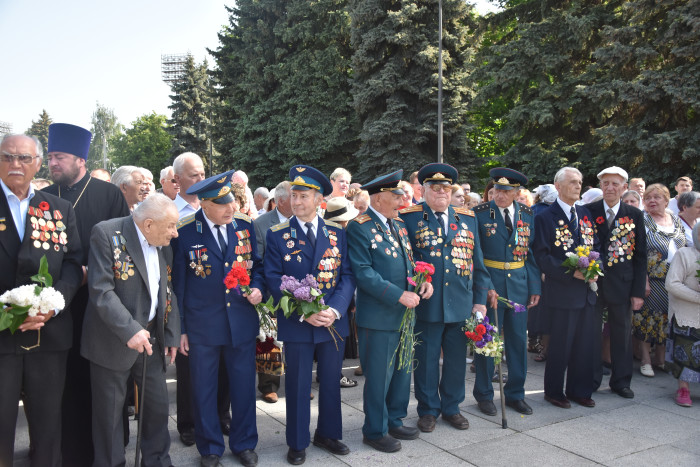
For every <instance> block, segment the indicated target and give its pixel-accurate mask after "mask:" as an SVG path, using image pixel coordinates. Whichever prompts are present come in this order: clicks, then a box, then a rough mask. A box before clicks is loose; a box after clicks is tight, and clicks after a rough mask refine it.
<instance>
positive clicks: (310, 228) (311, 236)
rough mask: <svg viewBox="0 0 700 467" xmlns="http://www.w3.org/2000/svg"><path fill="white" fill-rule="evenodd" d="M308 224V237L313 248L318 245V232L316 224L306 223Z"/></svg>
mask: <svg viewBox="0 0 700 467" xmlns="http://www.w3.org/2000/svg"><path fill="white" fill-rule="evenodd" d="M304 225H305V226H306V237H307V238H308V239H309V243H310V244H311V248H315V247H316V234H314V225H313V224H312V223H311V222H307V223H306V224H304Z"/></svg>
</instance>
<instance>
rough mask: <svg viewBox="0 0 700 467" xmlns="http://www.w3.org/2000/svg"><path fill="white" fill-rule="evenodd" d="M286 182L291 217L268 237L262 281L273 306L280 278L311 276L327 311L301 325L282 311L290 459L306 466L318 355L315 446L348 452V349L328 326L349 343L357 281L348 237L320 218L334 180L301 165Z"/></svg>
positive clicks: (279, 321) (279, 315)
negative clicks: (344, 403)
mask: <svg viewBox="0 0 700 467" xmlns="http://www.w3.org/2000/svg"><path fill="white" fill-rule="evenodd" d="M289 177H290V179H291V184H292V212H293V213H294V216H293V217H292V218H291V219H289V221H287V222H284V223H281V224H277V225H275V226H273V227H271V228H270V229H269V230H268V231H267V242H266V243H267V247H266V251H265V262H264V267H265V280H266V281H267V286H268V289H269V291H270V293H271V294H272V296H273V297H274V298H275V301H279V300H280V298H281V297H282V292H281V291H280V284H281V282H282V276H283V275H287V276H293V277H295V278H296V279H298V280H301V279H303V278H305V277H306V275H307V274H310V275H312V276H313V277H314V278H315V279H316V281H317V282H318V285H319V287H320V289H321V291H322V292H323V293H324V294H325V296H324V297H323V298H324V301H325V304H326V305H328V306H329V307H330V308H328V309H326V310H322V311H321V312H319V313H317V314H315V315H313V316H311V317H309V318H307V319H306V320H300V317H299V316H297V315H296V313H295V314H294V315H293V316H290V317H289V318H285V317H284V314H283V313H282V311H281V310H280V311H278V313H277V325H278V338H279V339H280V340H282V341H284V351H285V357H286V362H285V363H286V367H287V368H286V378H285V392H286V403H287V429H286V437H287V445H288V446H289V451H288V453H287V461H288V462H289V463H290V464H294V465H296V464H302V463H304V461H305V460H306V448H307V447H308V445H309V442H310V433H309V424H310V402H309V393H310V392H311V379H312V371H313V360H314V353H316V358H317V359H318V366H317V372H318V378H319V381H320V386H319V401H318V424H317V427H316V432H315V434H314V440H313V441H314V445H315V446H318V447H321V448H324V449H326V450H328V451H330V452H331V453H333V454H339V455H344V454H348V453H349V452H350V450H349V449H348V448H347V446H345V444H343V443H342V442H340V441H339V440H340V439H342V438H343V426H342V414H341V410H340V407H341V402H340V378H339V376H338V375H340V371H341V365H342V358H341V355H342V354H343V353H344V349H345V343H344V341H342V340H341V339H339V338H338V337H337V336H336V339H337V342H334V340H333V337H332V335H331V332H330V330H329V327H330V326H331V325H332V326H335V329H336V331H337V332H338V334H339V335H340V336H341V337H342V338H343V339H345V338H346V337H347V335H348V317H347V315H346V312H347V309H348V305H349V304H350V300H351V298H352V296H353V293H354V291H355V280H354V279H353V277H352V273H351V270H350V264H349V263H348V259H347V258H348V257H347V242H346V237H345V231H344V230H343V228H342V227H341V226H340V225H338V224H336V223H333V222H329V221H324V220H323V219H321V218H320V217H319V216H318V214H317V213H316V212H317V211H316V210H317V208H318V206H320V204H321V201H322V200H323V196H325V195H328V194H330V193H331V191H333V187H332V186H331V183H330V181H329V180H328V178H326V176H325V175H323V174H322V173H321V172H319V171H318V170H316V169H314V168H313V167H309V166H304V165H297V166H294V167H292V169H291V170H290V171H289Z"/></svg>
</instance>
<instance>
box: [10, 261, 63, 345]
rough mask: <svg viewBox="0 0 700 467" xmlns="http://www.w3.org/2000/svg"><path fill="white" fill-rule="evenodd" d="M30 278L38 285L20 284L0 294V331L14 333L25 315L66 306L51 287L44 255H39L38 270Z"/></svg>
mask: <svg viewBox="0 0 700 467" xmlns="http://www.w3.org/2000/svg"><path fill="white" fill-rule="evenodd" d="M32 280H33V281H34V282H37V283H38V284H40V285H31V284H28V285H20V286H19V287H15V288H14V289H12V290H8V291H7V292H5V293H4V294H2V295H0V308H2V309H0V331H4V330H5V329H9V330H10V332H11V333H12V334H14V333H15V331H16V330H17V328H19V326H20V325H21V324H22V323H23V322H24V320H25V319H27V316H32V317H33V316H36V315H38V314H39V313H41V314H47V313H48V312H49V311H51V310H62V309H63V308H64V307H65V306H66V301H65V300H64V298H63V295H61V292H59V291H58V290H56V289H54V288H53V287H51V286H52V285H53V279H52V277H51V274H49V263H48V261H47V259H46V255H44V256H42V257H41V261H40V262H39V272H38V274H36V275H34V276H32ZM39 332H41V330H39ZM39 338H41V335H39Z"/></svg>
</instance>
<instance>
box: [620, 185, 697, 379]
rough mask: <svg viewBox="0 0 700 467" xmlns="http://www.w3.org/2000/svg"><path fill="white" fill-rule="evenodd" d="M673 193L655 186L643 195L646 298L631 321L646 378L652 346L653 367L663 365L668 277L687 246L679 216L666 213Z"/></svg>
mask: <svg viewBox="0 0 700 467" xmlns="http://www.w3.org/2000/svg"><path fill="white" fill-rule="evenodd" d="M670 198H671V194H670V193H669V191H668V188H666V187H665V186H663V185H661V184H659V183H655V184H653V185H650V186H649V187H647V189H646V191H645V192H644V207H645V209H646V211H645V212H644V227H645V229H646V233H647V293H648V295H647V297H646V299H645V300H644V306H642V308H641V310H635V312H634V319H633V321H632V325H633V333H634V337H636V338H637V339H639V340H640V341H642V346H641V350H642V366H641V367H640V372H641V373H642V374H643V375H644V376H648V377H652V376H654V370H653V368H652V361H651V356H650V354H651V344H655V345H656V352H655V355H654V362H653V363H654V365H655V366H657V367H663V366H664V358H665V355H664V350H663V348H664V346H665V343H666V329H667V326H668V292H667V291H666V284H665V281H666V274H667V273H668V265H669V263H670V262H671V260H672V259H673V256H674V254H675V253H676V251H677V250H678V249H680V248H683V247H684V246H685V231H684V230H683V226H682V225H681V222H680V220H679V219H678V217H676V216H674V215H672V214H669V213H667V212H666V207H667V206H668V201H669V199H670Z"/></svg>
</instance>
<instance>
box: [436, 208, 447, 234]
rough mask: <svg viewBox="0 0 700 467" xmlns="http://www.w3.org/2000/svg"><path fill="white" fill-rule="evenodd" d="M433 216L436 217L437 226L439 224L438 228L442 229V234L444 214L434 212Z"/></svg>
mask: <svg viewBox="0 0 700 467" xmlns="http://www.w3.org/2000/svg"><path fill="white" fill-rule="evenodd" d="M435 215H436V216H437V220H438V224H440V227H441V228H442V230H443V232H444V231H445V221H444V220H443V217H442V216H444V215H445V213H444V212H436V213H435Z"/></svg>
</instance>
